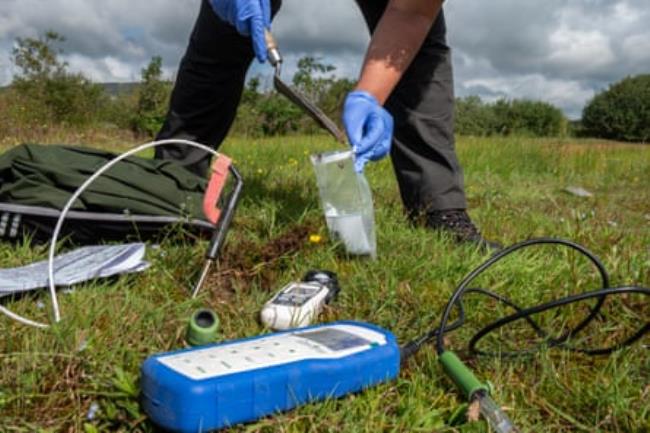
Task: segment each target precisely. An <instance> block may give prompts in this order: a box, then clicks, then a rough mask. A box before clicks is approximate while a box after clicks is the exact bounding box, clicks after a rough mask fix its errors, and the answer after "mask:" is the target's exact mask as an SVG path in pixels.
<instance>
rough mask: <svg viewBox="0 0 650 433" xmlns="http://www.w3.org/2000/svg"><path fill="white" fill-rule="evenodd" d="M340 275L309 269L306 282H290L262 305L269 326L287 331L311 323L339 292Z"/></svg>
mask: <svg viewBox="0 0 650 433" xmlns="http://www.w3.org/2000/svg"><path fill="white" fill-rule="evenodd" d="M339 290H340V287H339V285H338V281H337V278H336V274H334V273H333V272H328V271H309V272H307V274H306V275H305V277H304V278H303V280H302V281H300V282H293V283H289V284H287V285H286V286H285V287H283V288H282V290H280V291H279V292H278V293H277V294H276V295H275V296H273V298H271V300H270V301H268V302H267V303H266V304H265V305H264V307H263V308H262V312H261V313H260V319H261V321H262V323H263V324H264V325H265V326H268V327H269V328H271V329H275V330H278V331H279V330H285V329H290V328H298V327H303V326H307V325H309V324H310V323H312V321H313V320H314V319H315V318H316V317H317V316H318V314H319V313H320V312H321V310H322V309H323V306H324V305H325V304H327V303H329V302H330V301H331V300H332V299H333V298H334V297H335V296H336V294H337V293H338V292H339Z"/></svg>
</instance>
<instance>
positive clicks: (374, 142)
mask: <svg viewBox="0 0 650 433" xmlns="http://www.w3.org/2000/svg"><path fill="white" fill-rule="evenodd" d="M343 124H344V126H345V131H346V132H347V135H348V139H349V140H350V145H351V146H352V151H353V152H354V156H355V161H354V168H355V170H356V171H357V172H358V173H361V172H362V171H363V167H364V166H365V165H366V163H367V162H368V161H377V160H379V159H381V158H383V157H384V156H386V155H387V154H388V152H389V151H390V143H391V141H392V139H393V117H392V116H391V115H390V113H388V111H386V109H384V107H382V106H381V105H380V104H379V102H378V101H377V99H375V97H374V96H372V95H371V94H370V93H368V92H364V91H361V90H357V91H354V92H350V93H349V94H348V96H347V97H346V98H345V103H344V105H343Z"/></svg>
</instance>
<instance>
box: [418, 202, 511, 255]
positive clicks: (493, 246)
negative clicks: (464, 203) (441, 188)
mask: <svg viewBox="0 0 650 433" xmlns="http://www.w3.org/2000/svg"><path fill="white" fill-rule="evenodd" d="M426 226H427V227H429V228H432V229H434V230H443V231H446V232H447V233H450V234H451V235H453V236H454V239H455V240H456V242H469V243H473V244H475V245H478V246H479V247H481V248H482V249H485V250H488V251H497V250H500V249H502V248H503V246H502V245H501V244H499V243H497V242H492V241H488V240H486V239H484V238H483V236H481V233H480V232H479V231H478V229H477V228H476V226H475V225H474V223H473V222H472V220H471V219H470V218H469V215H467V212H466V211H465V210H463V209H447V210H436V211H430V212H428V213H427V217H426Z"/></svg>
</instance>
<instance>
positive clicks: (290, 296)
mask: <svg viewBox="0 0 650 433" xmlns="http://www.w3.org/2000/svg"><path fill="white" fill-rule="evenodd" d="M319 290H320V287H310V286H307V285H302V284H292V285H291V287H289V288H288V289H286V290H283V291H282V292H281V293H280V294H279V295H278V296H277V297H276V298H275V299H274V300H273V303H274V304H278V305H290V306H296V307H299V306H301V305H304V304H305V303H306V302H307V301H309V299H311V297H312V296H314V295H315V294H316V293H318V291H319Z"/></svg>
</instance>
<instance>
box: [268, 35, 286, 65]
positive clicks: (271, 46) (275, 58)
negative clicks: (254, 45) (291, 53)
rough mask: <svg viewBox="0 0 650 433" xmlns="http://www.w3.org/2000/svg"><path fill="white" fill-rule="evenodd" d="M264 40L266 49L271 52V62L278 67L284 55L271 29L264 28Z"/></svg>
mask: <svg viewBox="0 0 650 433" xmlns="http://www.w3.org/2000/svg"><path fill="white" fill-rule="evenodd" d="M264 40H265V41H266V49H267V50H268V52H269V62H270V63H271V65H272V66H273V67H274V68H277V67H278V66H279V65H280V63H282V55H281V54H280V50H279V49H278V43H277V42H275V38H274V37H273V35H272V34H271V31H270V30H269V29H264Z"/></svg>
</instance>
